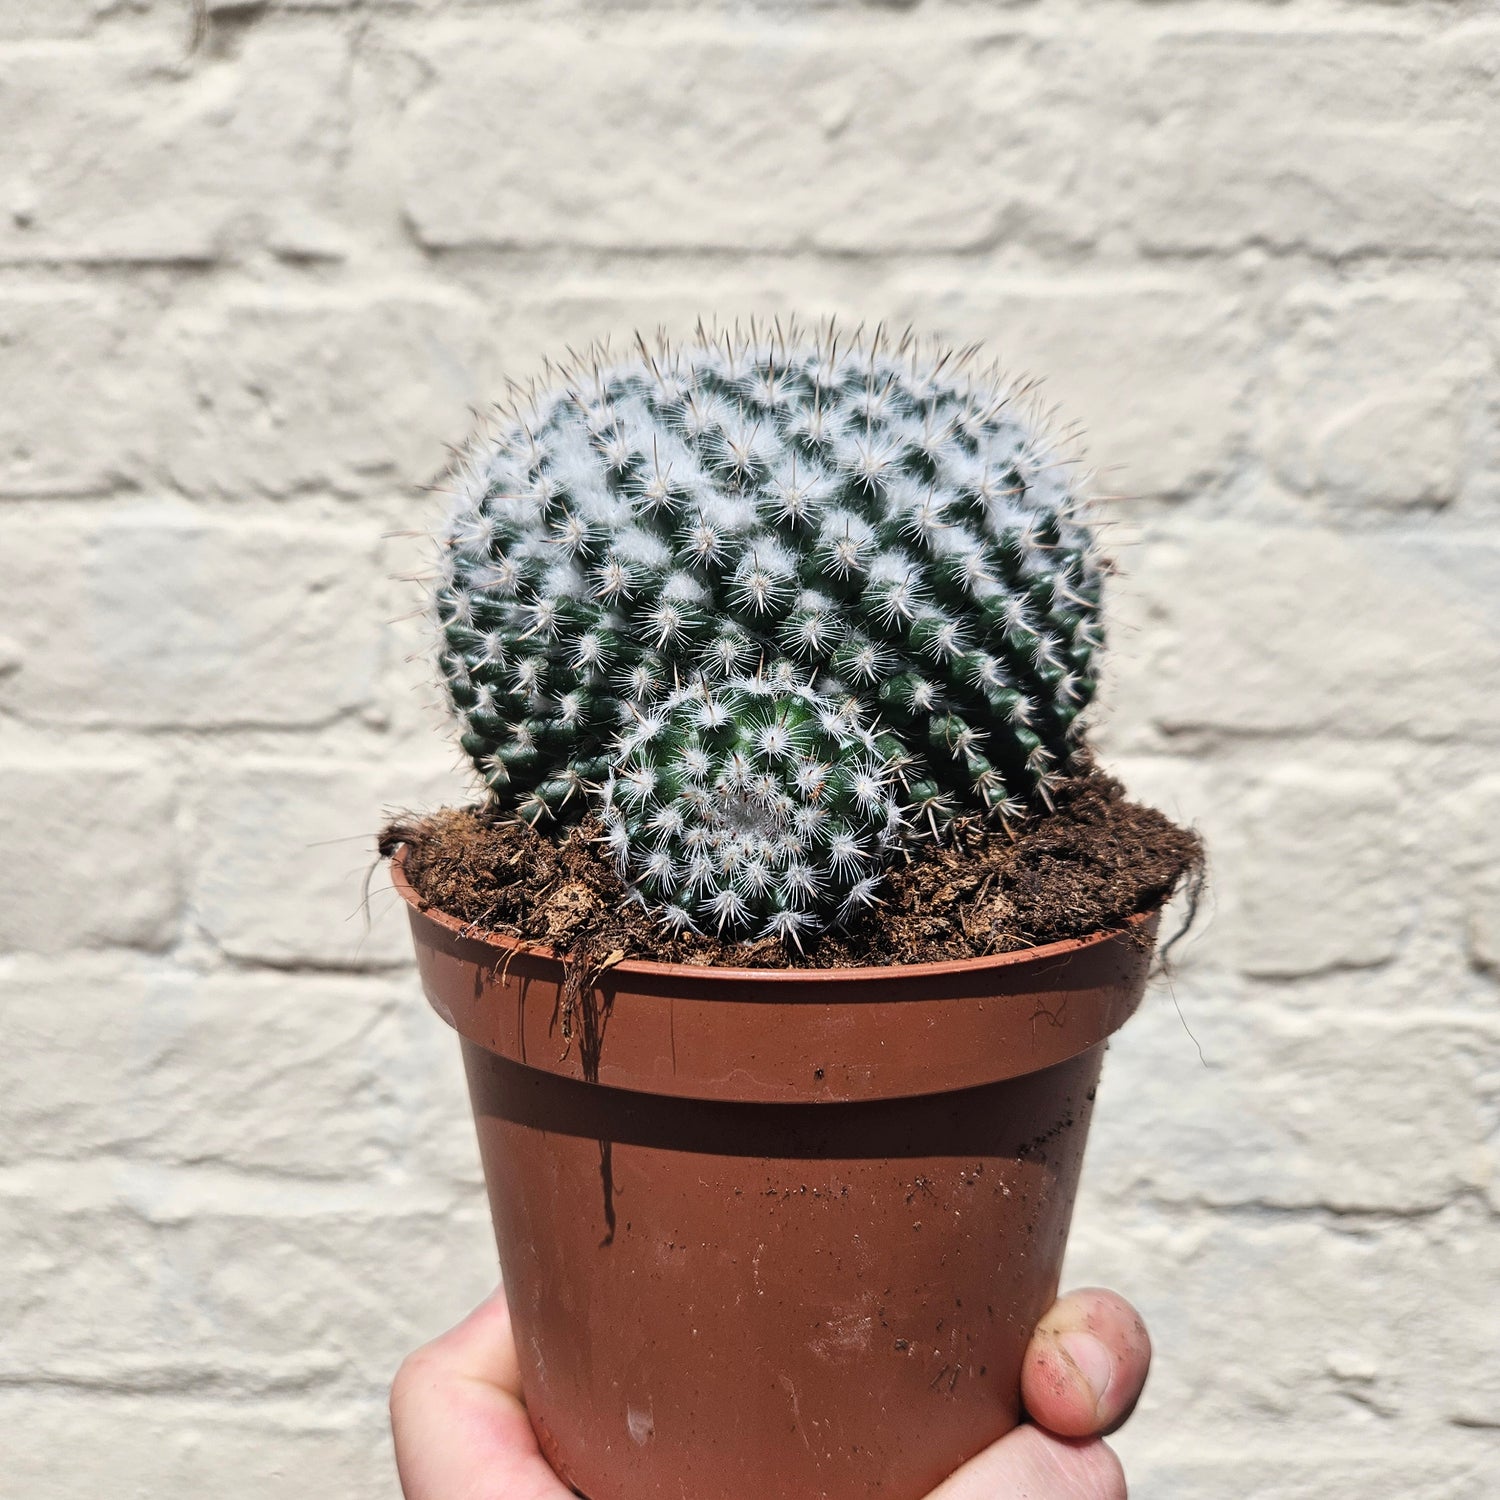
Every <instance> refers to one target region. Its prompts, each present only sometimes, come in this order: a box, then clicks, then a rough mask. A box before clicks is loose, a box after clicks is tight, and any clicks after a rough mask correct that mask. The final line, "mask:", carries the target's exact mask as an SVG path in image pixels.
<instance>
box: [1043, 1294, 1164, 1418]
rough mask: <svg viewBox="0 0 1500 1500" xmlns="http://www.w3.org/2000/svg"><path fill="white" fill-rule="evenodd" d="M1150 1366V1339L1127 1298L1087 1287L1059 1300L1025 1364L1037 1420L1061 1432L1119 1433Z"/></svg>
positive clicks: (1138, 1398)
mask: <svg viewBox="0 0 1500 1500" xmlns="http://www.w3.org/2000/svg"><path fill="white" fill-rule="evenodd" d="M1150 1368H1151V1339H1150V1336H1149V1335H1148V1334H1147V1332H1146V1325H1145V1324H1144V1323H1143V1322H1142V1321H1141V1317H1140V1314H1139V1313H1138V1312H1136V1310H1135V1309H1134V1308H1133V1307H1132V1306H1131V1305H1130V1304H1129V1303H1128V1302H1127V1301H1125V1299H1124V1298H1123V1297H1118V1296H1116V1295H1115V1294H1114V1293H1113V1292H1106V1291H1101V1290H1100V1289H1099V1288H1097V1287H1089V1288H1087V1289H1085V1290H1084V1291H1081V1292H1073V1293H1071V1294H1069V1295H1068V1296H1066V1297H1063V1298H1062V1299H1061V1300H1059V1301H1058V1302H1056V1303H1054V1304H1053V1306H1052V1308H1051V1310H1050V1311H1049V1312H1048V1313H1047V1314H1046V1316H1045V1317H1044V1318H1043V1319H1042V1321H1041V1322H1040V1323H1039V1324H1038V1325H1037V1329H1036V1332H1035V1333H1034V1334H1033V1335H1032V1339H1031V1345H1030V1347H1029V1348H1028V1349H1027V1351H1026V1359H1025V1362H1024V1364H1023V1365H1022V1367H1021V1397H1022V1400H1024V1401H1025V1403H1026V1410H1027V1411H1028V1412H1030V1414H1031V1416H1032V1419H1033V1420H1034V1421H1036V1422H1037V1423H1038V1424H1040V1425H1041V1426H1043V1427H1045V1428H1047V1429H1048V1430H1049V1431H1051V1432H1055V1433H1058V1434H1059V1435H1061V1436H1063V1437H1092V1436H1096V1435H1100V1434H1105V1433H1110V1432H1113V1431H1114V1430H1115V1429H1116V1428H1117V1427H1118V1426H1119V1425H1120V1424H1121V1423H1122V1422H1123V1421H1124V1420H1125V1419H1126V1417H1128V1416H1129V1415H1130V1413H1131V1412H1132V1411H1134V1410H1135V1404H1136V1402H1137V1401H1138V1400H1140V1395H1141V1391H1142V1389H1143V1388H1144V1387H1145V1384H1146V1374H1147V1371H1148V1370H1149V1369H1150Z"/></svg>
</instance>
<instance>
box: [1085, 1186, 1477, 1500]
mask: <svg viewBox="0 0 1500 1500" xmlns="http://www.w3.org/2000/svg"><path fill="white" fill-rule="evenodd" d="M1489 1237H1490V1236H1489V1226H1488V1221H1487V1217H1486V1216H1485V1215H1484V1214H1483V1213H1482V1212H1481V1213H1476V1212H1473V1211H1471V1210H1468V1209H1453V1210H1449V1211H1445V1212H1444V1213H1442V1214H1439V1215H1436V1216H1434V1217H1432V1218H1431V1219H1415V1220H1400V1219H1393V1220H1386V1221H1377V1220H1372V1221H1364V1222H1354V1223H1345V1222H1342V1221H1339V1220H1336V1219H1335V1220H1325V1221H1323V1222H1317V1221H1310V1220H1306V1219H1301V1220H1294V1219H1287V1218H1278V1217H1271V1216H1266V1217H1247V1216H1234V1217H1228V1216H1224V1217H1214V1218H1211V1219H1206V1220H1202V1221H1200V1222H1197V1223H1189V1222H1187V1221H1184V1220H1180V1219H1177V1220H1169V1219H1162V1218H1159V1217H1156V1216H1139V1217H1134V1218H1129V1217H1127V1218H1125V1219H1121V1218H1120V1217H1119V1216H1118V1215H1117V1214H1111V1216H1110V1218H1109V1221H1108V1222H1104V1221H1100V1222H1097V1223H1096V1222H1094V1221H1093V1219H1092V1215H1091V1213H1090V1212H1089V1210H1088V1208H1087V1206H1085V1208H1084V1211H1083V1213H1081V1214H1080V1216H1079V1219H1078V1221H1077V1226H1076V1228H1075V1235H1074V1239H1073V1242H1072V1244H1071V1246H1070V1249H1069V1262H1068V1268H1067V1271H1066V1272H1065V1282H1071V1283H1074V1284H1076V1283H1077V1281H1078V1280H1080V1279H1082V1280H1085V1281H1091V1280H1096V1279H1102V1280H1104V1281H1105V1282H1106V1283H1112V1284H1114V1285H1118V1286H1122V1287H1129V1288H1133V1291H1132V1296H1133V1299H1134V1300H1135V1301H1136V1302H1137V1304H1138V1305H1139V1306H1140V1309H1141V1311H1142V1313H1143V1314H1144V1316H1145V1319H1146V1322H1147V1325H1148V1326H1149V1327H1150V1329H1151V1333H1152V1342H1153V1344H1154V1345H1155V1349H1156V1360H1155V1363H1154V1367H1153V1371H1152V1379H1151V1384H1150V1386H1149V1387H1148V1389H1147V1396H1146V1400H1145V1402H1144V1403H1143V1408H1142V1411H1141V1414H1140V1419H1139V1420H1140V1425H1141V1428H1142V1431H1141V1432H1140V1433H1138V1434H1132V1435H1131V1436H1132V1437H1133V1438H1134V1437H1139V1438H1140V1439H1142V1440H1143V1446H1144V1443H1145V1442H1147V1441H1149V1443H1150V1452H1149V1454H1148V1456H1147V1459H1146V1462H1145V1463H1144V1465H1143V1466H1142V1467H1141V1468H1139V1469H1135V1470H1134V1471H1133V1472H1132V1483H1135V1482H1136V1481H1137V1480H1138V1479H1139V1481H1140V1484H1139V1485H1138V1488H1140V1492H1141V1493H1143V1494H1149V1495H1152V1496H1156V1495H1158V1494H1162V1495H1167V1496H1172V1497H1176V1496H1182V1497H1183V1500H1187V1497H1188V1496H1198V1495H1202V1494H1211V1495H1215V1496H1218V1495H1223V1496H1224V1497H1225V1500H1228V1497H1230V1496H1232V1495H1242V1494H1254V1495H1257V1496H1258V1495H1260V1494H1262V1493H1272V1494H1276V1495H1286V1496H1297V1497H1304V1496H1305V1497H1308V1500H1311V1497H1312V1496H1313V1495H1322V1494H1325V1493H1331V1494H1338V1495H1341V1496H1349V1497H1350V1500H1354V1497H1356V1496H1365V1495H1378V1496H1381V1497H1382V1500H1384V1497H1386V1496H1390V1497H1392V1500H1394V1497H1395V1496H1398V1495H1401V1494H1426V1493H1429V1491H1428V1490H1427V1489H1426V1488H1425V1487H1422V1486H1418V1487H1417V1488H1416V1489H1414V1490H1409V1489H1402V1488H1395V1487H1389V1488H1388V1487H1386V1486H1385V1484H1384V1482H1383V1481H1382V1480H1380V1479H1379V1477H1378V1472H1372V1473H1367V1474H1366V1476H1365V1477H1366V1478H1367V1480H1370V1481H1373V1482H1374V1487H1373V1488H1368V1489H1358V1488H1355V1487H1339V1488H1336V1489H1333V1490H1327V1491H1325V1490H1322V1489H1315V1488H1311V1487H1304V1486H1303V1482H1302V1478H1301V1477H1300V1476H1299V1475H1297V1474H1295V1473H1292V1472H1288V1473H1286V1474H1285V1475H1283V1481H1284V1482H1286V1484H1287V1487H1286V1488H1281V1487H1276V1488H1272V1489H1270V1490H1266V1489H1264V1488H1263V1487H1262V1485H1261V1484H1259V1483H1255V1482H1253V1481H1251V1483H1250V1484H1249V1485H1248V1486H1247V1487H1245V1488H1231V1487H1230V1486H1229V1485H1228V1484H1227V1482H1226V1481H1227V1479H1228V1476H1227V1474H1223V1473H1217V1474H1216V1468H1217V1466H1216V1464H1215V1463H1214V1457H1215V1454H1216V1453H1217V1450H1218V1446H1219V1445H1218V1444H1217V1443H1204V1442H1199V1441H1194V1440H1193V1435H1194V1434H1195V1433H1197V1432H1201V1431H1205V1430H1212V1431H1214V1432H1216V1433H1219V1434H1220V1435H1221V1437H1222V1439H1223V1440H1224V1441H1225V1442H1226V1443H1227V1444H1229V1445H1230V1446H1232V1447H1233V1448H1235V1449H1238V1450H1239V1451H1240V1453H1241V1455H1242V1457H1248V1455H1249V1453H1250V1451H1251V1450H1253V1449H1254V1448H1255V1447H1256V1446H1257V1445H1258V1444H1259V1443H1266V1442H1269V1443H1271V1444H1273V1445H1274V1451H1275V1455H1276V1466H1278V1467H1281V1468H1286V1469H1288V1470H1292V1469H1295V1467H1296V1466H1295V1465H1291V1464H1288V1463H1287V1462H1286V1459H1285V1455H1286V1454H1287V1453H1288V1452H1291V1453H1301V1454H1303V1455H1305V1457H1306V1458H1307V1459H1308V1460H1313V1461H1315V1460H1316V1459H1317V1457H1318V1456H1319V1455H1320V1454H1321V1455H1325V1456H1329V1457H1332V1456H1334V1455H1337V1456H1338V1457H1340V1458H1342V1459H1344V1460H1345V1461H1347V1462H1349V1463H1351V1464H1357V1462H1358V1457H1359V1454H1360V1452H1361V1451H1362V1450H1364V1449H1365V1448H1366V1446H1367V1445H1372V1446H1373V1447H1374V1449H1375V1451H1376V1452H1377V1453H1378V1452H1380V1449H1381V1447H1382V1445H1384V1444H1389V1445H1390V1451H1389V1452H1386V1453H1384V1454H1383V1455H1382V1456H1383V1457H1384V1458H1386V1459H1387V1460H1390V1459H1392V1458H1395V1457H1397V1453H1396V1449H1397V1448H1398V1447H1401V1446H1405V1447H1408V1448H1410V1449H1415V1450H1416V1451H1418V1452H1422V1451H1423V1450H1426V1451H1427V1452H1428V1453H1430V1455H1431V1457H1432V1459H1433V1460H1435V1461H1436V1462H1435V1472H1437V1473H1442V1472H1444V1471H1443V1469H1442V1467H1441V1460H1442V1459H1444V1458H1450V1459H1454V1460H1460V1459H1461V1460H1464V1461H1465V1462H1462V1463H1456V1464H1455V1471H1456V1472H1462V1471H1463V1469H1465V1468H1467V1467H1468V1466H1469V1465H1472V1464H1473V1463H1474V1462H1475V1460H1476V1459H1478V1458H1480V1457H1481V1456H1482V1455H1484V1454H1485V1453H1489V1454H1490V1457H1491V1462H1489V1463H1488V1464H1487V1465H1482V1466H1481V1472H1482V1473H1485V1474H1496V1473H1500V1469H1497V1467H1496V1465H1495V1464H1494V1462H1493V1457H1494V1453H1495V1447H1494V1442H1493V1435H1492V1434H1490V1433H1484V1432H1480V1431H1474V1430H1471V1425H1470V1424H1475V1423H1476V1422H1477V1421H1481V1420H1483V1418H1484V1416H1485V1415H1486V1414H1488V1416H1489V1418H1490V1421H1491V1423H1493V1419H1494V1416H1495V1415H1496V1408H1495V1406H1494V1404H1493V1402H1494V1400H1495V1398H1496V1396H1500V1386H1497V1384H1496V1381H1495V1372H1494V1361H1493V1359H1492V1357H1491V1351H1492V1350H1493V1348H1494V1340H1495V1336H1496V1333H1497V1331H1500V1330H1497V1321H1496V1317H1495V1315H1494V1313H1493V1309H1494V1307H1495V1306H1496V1298H1497V1296H1500V1274H1497V1271H1500V1267H1497V1264H1496V1261H1495V1258H1494V1256H1493V1255H1492V1254H1490V1253H1489V1244H1488V1241H1489ZM1205 1347H1207V1348H1211V1350H1212V1353H1211V1355H1209V1356H1208V1358H1207V1360H1206V1361H1203V1360H1202V1357H1201V1356H1198V1355H1195V1354H1194V1353H1193V1352H1192V1351H1194V1350H1198V1349H1203V1348H1205ZM1122 1436H1123V1435H1122ZM1184 1438H1185V1439H1186V1441H1183V1439H1184ZM1153 1439H1154V1441H1151V1440H1153ZM1242 1445H1243V1446H1242ZM1127 1451H1128V1450H1127ZM1158 1465H1160V1466H1161V1467H1162V1473H1163V1479H1164V1480H1165V1478H1166V1476H1168V1475H1172V1476H1175V1481H1174V1482H1173V1483H1172V1484H1170V1485H1167V1484H1164V1485H1163V1487H1161V1488H1158V1487H1156V1485H1155V1484H1154V1483H1153V1482H1152V1476H1153V1475H1154V1474H1156V1473H1157V1466H1158ZM1179 1465H1180V1466H1181V1467H1179ZM1195 1471H1196V1472H1197V1473H1198V1474H1199V1475H1200V1476H1201V1477H1202V1478H1203V1479H1204V1480H1205V1481H1207V1480H1210V1479H1213V1480H1214V1483H1213V1484H1212V1486H1211V1487H1208V1488H1203V1489H1199V1488H1189V1487H1179V1486H1180V1485H1182V1484H1183V1482H1184V1481H1185V1480H1186V1479H1187V1477H1188V1476H1189V1475H1190V1474H1192V1473H1194V1472H1195ZM1356 1472H1358V1470H1356ZM1395 1472H1397V1473H1400V1472H1401V1468H1400V1466H1399V1465H1398V1466H1397V1468H1396V1471H1395ZM1257 1477H1259V1476H1257ZM1265 1477H1266V1478H1268V1479H1269V1478H1270V1477H1271V1476H1270V1473H1269V1472H1267V1473H1266V1474H1265ZM1240 1483H1241V1484H1245V1480H1244V1479H1243V1478H1242V1479H1241V1481H1240ZM1431 1492H1432V1493H1437V1494H1443V1495H1448V1494H1453V1495H1471V1494H1472V1495H1473V1496H1475V1500H1478V1497H1479V1496H1481V1495H1484V1494H1486V1493H1488V1492H1487V1491H1485V1490H1482V1489H1437V1490H1434V1491H1431Z"/></svg>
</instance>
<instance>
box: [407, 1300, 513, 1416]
mask: <svg viewBox="0 0 1500 1500" xmlns="http://www.w3.org/2000/svg"><path fill="white" fill-rule="evenodd" d="M417 1353H418V1354H431V1355H433V1356H434V1357H435V1358H437V1359H438V1360H440V1361H441V1362H442V1365H443V1367H444V1369H446V1370H447V1371H449V1372H450V1373H451V1374H454V1375H462V1376H466V1377H468V1378H469V1379H472V1380H482V1381H484V1382H486V1383H487V1384H489V1385H494V1386H498V1387H499V1388H500V1389H501V1390H502V1391H507V1392H509V1393H510V1394H511V1395H512V1396H515V1397H516V1398H517V1399H518V1400H519V1399H520V1395H521V1370H520V1366H519V1365H518V1363H517V1361H516V1341H515V1336H514V1334H513V1333H512V1332H511V1325H510V1304H509V1303H508V1302H507V1301H506V1300H505V1288H504V1287H503V1286H502V1287H498V1288H497V1289H496V1290H495V1291H494V1292H492V1293H491V1294H490V1295H489V1296H488V1297H486V1298H485V1299H484V1301H483V1302H481V1303H480V1304H479V1306H478V1307H476V1308H475V1309H474V1311H473V1312H471V1313H470V1314H469V1315H468V1317H466V1318H465V1319H464V1320H463V1321H462V1322H461V1323H455V1324H454V1325H453V1327H452V1328H450V1329H449V1330H448V1331H447V1333H442V1334H439V1335H438V1336H437V1338H435V1339H433V1341H432V1342H431V1343H430V1344H424V1345H423V1346H422V1348H420V1349H419V1350H417Z"/></svg>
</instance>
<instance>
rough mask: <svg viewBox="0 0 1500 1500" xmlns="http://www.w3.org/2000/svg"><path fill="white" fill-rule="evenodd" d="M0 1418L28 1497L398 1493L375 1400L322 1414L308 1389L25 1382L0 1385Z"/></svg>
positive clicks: (278, 1497)
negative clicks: (254, 1396)
mask: <svg viewBox="0 0 1500 1500" xmlns="http://www.w3.org/2000/svg"><path fill="white" fill-rule="evenodd" d="M0 1422H3V1423H4V1424H5V1429H6V1434H7V1436H6V1456H5V1479H6V1485H7V1487H8V1488H9V1489H10V1492H11V1493H12V1494H14V1495H16V1496H30V1497H36V1500H40V1497H42V1496H46V1500H101V1497H105V1496H107V1497H109V1500H162V1497H166V1496H177V1495H181V1496H194V1497H198V1496H206V1495H212V1496H214V1497H215V1500H292V1497H294V1496H297V1495H302V1494H307V1495H314V1494H315V1495H318V1496H320V1497H322V1500H356V1497H366V1496H377V1495H378V1496H387V1495H396V1494H399V1487H398V1485H397V1482H396V1475H395V1466H394V1464H393V1462H392V1460H391V1453H390V1437H389V1433H388V1431H387V1429H386V1424H385V1422H384V1421H383V1420H382V1412H381V1403H380V1402H378V1401H376V1400H374V1399H370V1400H367V1401H366V1402H365V1403H364V1404H363V1405H362V1406H361V1407H358V1408H351V1407H348V1406H345V1407H343V1408H338V1409H334V1410H331V1411H329V1410H319V1409H316V1408H313V1407H312V1406H311V1405H310V1403H309V1400H308V1398H307V1397H305V1396H304V1397H302V1398H298V1397H295V1396H290V1395H288V1396H284V1397H282V1398H281V1399H279V1400H275V1401H270V1402H256V1401H247V1400H246V1399H245V1398H243V1397H237V1396H232V1395H226V1396H221V1397H219V1398H218V1399H217V1400H215V1399H212V1398H210V1399H203V1398H201V1397H200V1398H198V1399H194V1398H193V1397H192V1396H191V1395H167V1396H162V1395H158V1394H143V1395H135V1396H121V1395H118V1394H111V1393H108V1392H104V1393H99V1392H92V1391H77V1390H66V1389H65V1390H62V1391H57V1390H49V1389H40V1390H37V1389H30V1390H28V1389H25V1388H22V1389H19V1390H7V1391H4V1392H0ZM83 1434H87V1435H88V1436H87V1439H84V1438H83ZM59 1455H66V1457H65V1458H61V1459H60V1458H59Z"/></svg>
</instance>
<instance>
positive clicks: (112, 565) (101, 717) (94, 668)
mask: <svg viewBox="0 0 1500 1500" xmlns="http://www.w3.org/2000/svg"><path fill="white" fill-rule="evenodd" d="M374 552H375V536H374V529H373V528H369V529H365V528H361V527H360V526H358V525H357V524H354V523H352V522H351V523H350V524H345V525H338V526H335V525H297V524H291V523H288V522H243V523H238V522H220V521H216V520H209V519H206V518H205V519H201V520H200V519H198V518H196V517H192V516H189V515H186V514H184V513H182V512H180V511H171V512H169V511H155V510H140V511H136V510H131V511H123V512H122V511H111V512H109V513H107V514H106V515H103V516H100V517H98V518H91V517H89V516H87V515H80V514H76V513H75V514H64V513H61V512H57V513H51V514H48V515H46V516H45V517H44V518H43V519H42V520H41V521H40V523H39V522H38V521H37V520H36V519H35V518H26V517H23V516H21V515H19V514H14V515H12V516H10V517H6V518H0V587H3V589H4V595H3V597H4V598H5V600H6V602H7V605H8V606H9V608H10V611H11V615H12V623H11V626H10V630H11V635H12V639H13V640H14V641H15V642H16V644H17V646H18V648H19V653H20V658H21V666H20V669H19V670H18V671H14V672H12V673H10V674H9V675H8V676H5V677H3V678H0V706H3V707H4V708H6V709H8V710H9V711H11V712H14V713H19V714H21V715H22V716H23V717H25V718H27V719H29V720H31V721H33V722H35V723H39V724H54V725H62V726H66V727H68V728H77V727H82V726H87V725H101V724H111V725H122V726H130V727H136V728H148V727H159V726H169V725H190V726H210V725H212V726H225V725H246V726H248V725H272V726H274V725H305V724H319V723H324V722H328V721H331V720H334V719H337V718H338V717H339V716H340V715H341V714H345V713H348V712H350V711H351V710H354V709H357V708H360V707H363V706H365V705H366V704H368V703H369V701H370V699H371V697H372V694H373V692H374V685H375V670H376V661H377V652H378V649H379V642H380V618H381V616H380V603H379V600H378V597H377V595H376V591H375V589H374V588H373V587H372V582H371V571H372V561H373V557H374Z"/></svg>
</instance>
